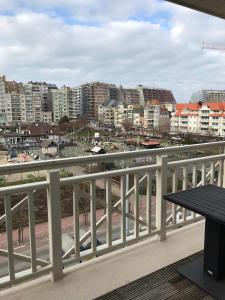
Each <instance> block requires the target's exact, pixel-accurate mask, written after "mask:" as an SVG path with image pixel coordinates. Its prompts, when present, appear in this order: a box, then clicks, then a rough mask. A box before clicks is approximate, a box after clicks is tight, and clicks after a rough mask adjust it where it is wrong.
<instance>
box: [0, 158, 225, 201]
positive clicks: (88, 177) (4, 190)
mask: <svg viewBox="0 0 225 300" xmlns="http://www.w3.org/2000/svg"><path fill="white" fill-rule="evenodd" d="M220 159H225V154H218V155H212V156H204V157H198V158H190V159H184V160H178V161H171V162H167V165H168V167H176V166H185V165H188V164H190V163H192V164H197V163H204V162H207V161H210V162H211V161H217V160H220ZM159 168H160V165H159V164H152V165H147V166H140V167H131V168H126V169H117V170H113V171H104V172H97V173H91V174H83V175H75V176H71V177H66V178H61V179H60V182H61V184H62V185H65V184H77V183H81V182H88V181H92V180H98V179H102V178H112V177H114V176H123V175H126V174H132V173H139V172H145V171H153V170H158V169H159ZM48 185H49V182H48V181H40V182H32V183H26V184H18V185H12V186H6V187H0V196H3V195H6V194H12V193H17V192H18V193H21V192H25V191H28V190H33V189H34V187H35V189H36V190H40V189H44V188H47V187H48Z"/></svg>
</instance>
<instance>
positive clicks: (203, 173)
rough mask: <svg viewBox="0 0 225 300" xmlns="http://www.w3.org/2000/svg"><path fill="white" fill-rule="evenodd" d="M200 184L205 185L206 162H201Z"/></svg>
mask: <svg viewBox="0 0 225 300" xmlns="http://www.w3.org/2000/svg"><path fill="white" fill-rule="evenodd" d="M202 185H206V164H205V163H204V164H202Z"/></svg>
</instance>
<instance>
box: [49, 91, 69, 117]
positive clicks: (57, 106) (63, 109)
mask: <svg viewBox="0 0 225 300" xmlns="http://www.w3.org/2000/svg"><path fill="white" fill-rule="evenodd" d="M69 94H70V89H69V88H68V87H65V86H64V87H62V88H61V89H57V90H53V91H52V105H53V121H54V122H59V121H60V119H61V118H62V117H64V116H67V117H69Z"/></svg>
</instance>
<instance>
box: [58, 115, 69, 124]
mask: <svg viewBox="0 0 225 300" xmlns="http://www.w3.org/2000/svg"><path fill="white" fill-rule="evenodd" d="M69 122H70V120H69V118H68V117H67V116H63V117H62V118H61V119H60V120H59V124H64V123H69Z"/></svg>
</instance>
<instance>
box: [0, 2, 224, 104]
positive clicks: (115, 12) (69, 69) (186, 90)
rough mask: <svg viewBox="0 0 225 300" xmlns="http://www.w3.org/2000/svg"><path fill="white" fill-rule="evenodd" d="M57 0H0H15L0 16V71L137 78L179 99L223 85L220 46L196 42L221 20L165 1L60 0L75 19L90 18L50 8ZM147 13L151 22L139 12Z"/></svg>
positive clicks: (220, 28)
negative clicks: (79, 22) (71, 19)
mask: <svg viewBox="0 0 225 300" xmlns="http://www.w3.org/2000/svg"><path fill="white" fill-rule="evenodd" d="M6 2H7V5H8V6H7V5H6ZM57 3H58V7H59V6H60V5H59V4H60V1H54V0H48V1H44V0H36V1H29V10H28V6H27V5H28V0H27V1H25V0H23V1H13V0H11V1H5V0H4V1H2V0H0V10H2V11H3V10H9V11H10V10H11V9H12V8H10V7H12V6H13V5H15V9H14V10H12V11H13V12H16V13H15V15H13V16H4V15H2V16H0V29H1V35H0V58H1V59H0V72H1V73H3V74H4V73H5V74H6V75H7V76H8V77H9V78H10V79H15V80H18V81H28V80H45V81H48V82H56V83H57V84H59V85H62V84H64V83H65V84H70V85H73V86H75V85H78V84H80V83H83V82H87V81H94V80H102V81H106V82H114V83H117V84H120V83H121V84H124V85H126V86H135V85H137V84H139V83H143V84H145V85H149V86H158V87H165V88H170V89H172V90H173V91H174V92H175V96H176V98H177V100H178V101H179V102H181V101H188V100H189V98H190V96H191V93H192V92H194V91H196V90H199V89H202V88H223V89H225V83H224V79H223V78H224V75H225V71H224V70H225V68H224V65H225V54H224V53H222V52H213V51H206V50H204V51H203V50H201V42H202V41H209V42H221V43H223V41H222V40H221V38H222V37H223V36H224V34H225V26H224V25H225V23H224V22H225V21H223V20H219V19H216V18H213V17H209V16H206V15H203V14H200V13H195V12H192V11H191V10H188V9H184V8H180V7H178V6H175V5H170V4H168V3H166V2H165V1H163V2H159V1H157V0H154V1H153V0H151V1H146V0H145V1H144V0H143V1H142V0H139V1H137V0H132V1H131V0H130V1H128V0H124V1H119V0H114V1H106V0H105V1H101V2H100V0H86V1H83V0H65V1H64V2H63V5H64V7H65V8H68V9H69V8H70V9H73V11H71V12H72V15H73V16H77V19H80V20H82V19H83V20H85V19H86V20H87V19H88V17H89V16H90V18H91V20H93V21H98V23H97V25H95V26H94V25H92V26H90V24H89V25H85V24H83V25H77V24H73V23H69V22H65V19H64V18H62V17H60V15H57V14H56V13H55V11H56V10H55V8H56V7H57ZM61 3H62V2H61ZM35 7H36V8H37V9H38V8H40V7H42V9H43V8H46V9H49V10H51V9H52V11H53V13H49V12H48V13H47V12H44V11H42V12H39V13H38V12H37V11H35ZM31 8H32V9H31ZM53 8H54V9H53ZM92 12H94V13H92ZM139 13H142V14H140V17H139V18H137V19H138V20H132V18H131V17H132V16H134V15H138V14H139ZM154 14H158V17H157V18H154V21H152V22H151V21H150V20H151V19H150V17H149V20H148V19H147V20H146V19H145V18H144V17H143V15H145V16H151V15H152V16H153V15H154ZM164 14H166V15H167V14H169V15H170V16H169V17H168V16H164ZM99 20H101V23H99ZM162 20H163V21H162ZM164 22H166V25H165V23H164Z"/></svg>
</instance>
